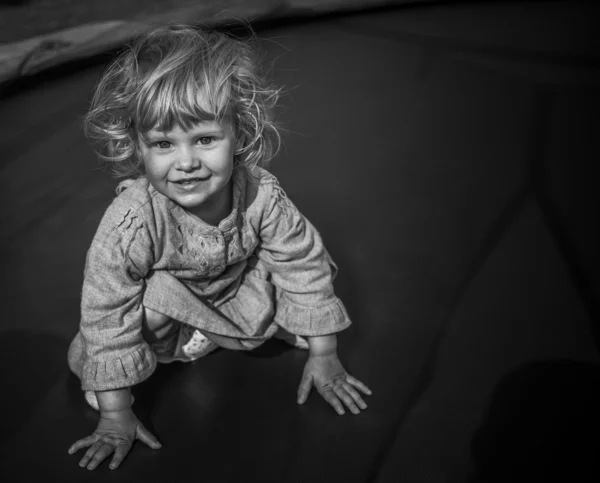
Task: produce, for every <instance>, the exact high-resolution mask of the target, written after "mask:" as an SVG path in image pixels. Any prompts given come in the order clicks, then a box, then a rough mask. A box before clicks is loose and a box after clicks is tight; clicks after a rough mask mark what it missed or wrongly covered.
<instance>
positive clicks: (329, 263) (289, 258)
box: [258, 176, 351, 336]
mask: <svg viewBox="0 0 600 483" xmlns="http://www.w3.org/2000/svg"><path fill="white" fill-rule="evenodd" d="M262 184H263V187H264V188H266V190H267V193H266V197H267V200H268V201H267V203H266V210H265V213H264V216H263V218H262V223H261V229H260V239H261V241H260V249H259V250H258V256H259V258H260V259H261V260H263V262H264V263H265V264H266V265H267V267H268V270H269V271H270V272H271V277H272V282H273V284H275V285H276V286H277V287H278V288H279V289H280V296H279V299H278V301H277V311H276V315H275V322H277V324H279V325H280V326H282V327H284V328H285V329H286V330H288V331H289V332H291V333H294V334H297V335H305V336H318V335H327V334H332V333H335V332H339V331H341V330H343V329H345V328H347V327H348V326H349V325H350V324H351V322H350V318H349V317H348V314H347V312H346V309H345V307H344V304H343V303H342V302H341V300H340V299H339V298H338V297H336V296H335V294H334V290H333V279H334V277H335V274H336V272H337V267H336V266H335V264H334V262H333V260H332V259H331V257H330V255H329V253H328V252H327V250H326V249H325V246H324V244H323V240H322V239H321V236H320V234H319V233H318V231H317V230H316V229H315V227H314V226H313V225H312V224H311V223H310V222H309V221H308V220H307V219H306V218H305V217H304V216H303V215H302V214H301V213H300V211H298V209H297V208H296V206H295V205H294V204H293V203H292V201H291V200H290V199H289V198H288V197H287V195H286V194H285V192H284V191H283V189H282V188H281V186H280V185H279V183H278V182H277V179H276V178H274V177H272V176H268V177H267V178H266V179H264V178H263V182H262Z"/></svg>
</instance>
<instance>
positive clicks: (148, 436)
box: [113, 424, 161, 461]
mask: <svg viewBox="0 0 600 483" xmlns="http://www.w3.org/2000/svg"><path fill="white" fill-rule="evenodd" d="M136 436H137V438H138V439H139V440H140V441H141V442H142V443H145V444H147V445H148V446H150V448H152V449H160V447H161V444H160V443H159V442H158V439H156V438H155V437H154V435H153V434H152V433H151V432H150V431H148V430H147V429H146V428H145V427H144V426H142V424H140V425H139V426H138V428H137V433H136ZM125 454H127V453H125ZM113 461H114V460H113Z"/></svg>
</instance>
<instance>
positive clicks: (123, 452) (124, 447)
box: [110, 443, 131, 470]
mask: <svg viewBox="0 0 600 483" xmlns="http://www.w3.org/2000/svg"><path fill="white" fill-rule="evenodd" d="M130 449H131V445H129V444H125V443H123V444H119V445H117V447H116V448H115V455H114V456H113V459H112V461H111V462H110V469H111V470H115V469H117V468H118V467H119V465H120V464H121V462H122V461H123V460H124V459H125V456H127V453H129V450H130Z"/></svg>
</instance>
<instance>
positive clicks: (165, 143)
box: [154, 141, 171, 149]
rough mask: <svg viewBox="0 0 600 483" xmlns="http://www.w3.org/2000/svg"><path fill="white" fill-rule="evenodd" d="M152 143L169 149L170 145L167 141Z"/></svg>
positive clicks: (160, 147)
mask: <svg viewBox="0 0 600 483" xmlns="http://www.w3.org/2000/svg"><path fill="white" fill-rule="evenodd" d="M154 145H155V146H156V147H157V148H159V149H169V148H170V147H171V143H170V142H169V141H158V142H155V143H154Z"/></svg>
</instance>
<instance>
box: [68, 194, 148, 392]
mask: <svg viewBox="0 0 600 483" xmlns="http://www.w3.org/2000/svg"><path fill="white" fill-rule="evenodd" d="M118 201H119V200H118V199H117V200H116V201H115V202H113V204H112V205H111V206H110V207H109V209H108V210H107V212H106V213H105V215H104V218H103V219H102V222H101V223H100V226H99V228H98V231H97V232H96V235H95V237H94V240H93V241H92V245H91V247H90V249H89V250H88V254H87V258H86V267H85V274H84V282H83V290H82V298H81V324H80V331H81V334H82V337H83V341H84V347H85V349H84V360H83V370H82V389H83V390H95V391H100V390H110V389H118V388H122V387H128V386H132V385H134V384H137V383H139V382H141V381H143V380H144V379H146V378H147V377H149V376H150V375H151V374H152V372H153V371H154V369H155V367H156V356H155V355H154V353H153V352H152V350H151V349H150V347H149V346H148V344H147V343H146V342H145V341H144V339H143V337H142V332H141V330H142V321H143V316H144V308H143V306H142V294H143V290H144V279H145V277H146V275H147V274H148V272H149V270H150V268H151V265H152V257H153V250H152V240H151V237H150V236H149V233H148V229H147V226H146V224H145V223H144V221H143V219H142V216H141V215H140V213H139V212H138V211H136V210H134V209H133V208H131V207H128V206H127V204H126V203H123V202H120V203H119V202H118Z"/></svg>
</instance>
